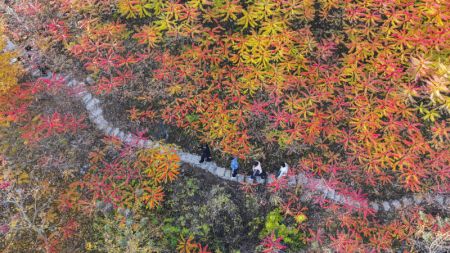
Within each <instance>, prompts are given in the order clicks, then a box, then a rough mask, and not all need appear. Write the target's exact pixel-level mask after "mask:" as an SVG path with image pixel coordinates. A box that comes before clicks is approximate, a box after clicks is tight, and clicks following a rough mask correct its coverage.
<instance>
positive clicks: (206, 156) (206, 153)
mask: <svg viewBox="0 0 450 253" xmlns="http://www.w3.org/2000/svg"><path fill="white" fill-rule="evenodd" d="M200 150H201V152H202V155H201V158H200V163H202V162H204V161H205V160H206V161H207V162H211V160H212V158H211V150H209V146H208V144H204V145H201V146H200Z"/></svg>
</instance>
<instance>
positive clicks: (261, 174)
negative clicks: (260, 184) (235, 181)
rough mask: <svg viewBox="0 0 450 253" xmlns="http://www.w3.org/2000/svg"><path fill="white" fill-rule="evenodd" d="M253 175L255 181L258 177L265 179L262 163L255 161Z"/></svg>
mask: <svg viewBox="0 0 450 253" xmlns="http://www.w3.org/2000/svg"><path fill="white" fill-rule="evenodd" d="M252 170H253V173H252V176H251V178H252V179H253V180H254V179H255V178H256V177H258V176H259V177H261V178H262V179H264V178H265V173H264V172H263V170H262V168H261V162H260V161H255V162H254V163H253V167H252Z"/></svg>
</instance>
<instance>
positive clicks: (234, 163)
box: [230, 157, 239, 177]
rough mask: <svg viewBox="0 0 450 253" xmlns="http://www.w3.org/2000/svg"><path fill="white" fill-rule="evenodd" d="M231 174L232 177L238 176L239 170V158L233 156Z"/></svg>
mask: <svg viewBox="0 0 450 253" xmlns="http://www.w3.org/2000/svg"><path fill="white" fill-rule="evenodd" d="M230 166H231V173H232V174H231V176H232V177H236V175H237V171H238V169H239V162H238V158H237V157H233V159H232V160H231V165H230Z"/></svg>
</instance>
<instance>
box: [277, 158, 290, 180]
mask: <svg viewBox="0 0 450 253" xmlns="http://www.w3.org/2000/svg"><path fill="white" fill-rule="evenodd" d="M288 171H289V165H288V164H287V163H285V162H283V163H281V167H280V170H279V171H278V173H277V178H278V179H279V178H282V177H283V176H285V175H287V173H288Z"/></svg>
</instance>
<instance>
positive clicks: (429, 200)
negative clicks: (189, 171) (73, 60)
mask: <svg viewBox="0 0 450 253" xmlns="http://www.w3.org/2000/svg"><path fill="white" fill-rule="evenodd" d="M15 48H16V46H15V45H14V44H13V43H12V42H10V41H9V42H8V47H7V49H9V50H13V49H15ZM28 70H29V71H31V72H32V76H33V77H35V78H38V77H43V78H55V75H57V76H58V77H57V79H60V78H61V79H63V80H64V82H65V84H66V85H67V86H68V87H69V88H71V89H72V90H73V91H74V92H73V94H75V96H76V97H77V98H79V99H81V100H82V102H83V103H84V105H85V108H86V110H87V111H88V114H89V118H90V120H91V121H92V122H93V124H94V125H95V126H96V128H97V129H98V130H100V131H102V132H103V133H104V134H105V135H107V136H112V137H116V138H118V139H120V140H121V141H123V142H124V143H126V144H128V145H131V146H134V147H138V148H152V147H158V146H159V145H161V144H160V143H159V142H155V141H151V140H146V139H142V138H139V137H138V136H136V135H134V134H133V133H130V132H125V131H122V130H121V129H119V128H118V127H115V124H114V123H112V122H109V121H108V120H106V119H105V117H104V114H103V109H102V107H101V102H100V100H99V99H98V98H96V97H95V96H93V95H92V94H91V93H90V92H89V91H88V90H87V89H86V86H85V82H89V80H91V77H87V78H86V79H85V80H83V81H80V80H76V79H75V78H73V75H72V74H70V73H69V74H54V73H52V72H47V74H46V75H45V76H43V73H42V72H41V71H40V70H32V69H28ZM104 109H105V110H106V109H107V108H104ZM176 152H177V154H178V155H179V157H180V160H181V162H183V163H187V164H190V165H192V166H193V167H196V168H199V169H203V170H207V171H209V172H210V173H212V174H214V175H216V176H217V177H220V178H222V179H224V180H229V181H236V182H238V183H244V182H245V183H252V184H253V183H255V184H270V183H272V182H273V181H274V180H275V179H274V176H273V175H269V176H268V177H267V180H262V179H260V178H258V180H256V181H254V180H253V179H251V178H250V177H249V176H245V175H242V174H238V175H237V176H236V177H232V176H231V170H230V169H227V168H224V167H220V166H218V165H217V164H216V163H215V162H205V163H199V160H200V156H198V155H195V154H191V153H187V152H184V151H182V150H177V151H176ZM288 185H289V186H290V187H295V186H298V185H301V186H303V187H306V188H307V189H308V190H310V191H311V192H310V193H315V194H321V195H323V197H324V198H326V199H329V200H331V201H333V202H336V203H340V204H344V205H348V206H351V207H354V208H371V209H372V210H373V211H374V212H388V211H395V210H399V209H403V208H407V207H408V206H411V205H421V204H422V205H423V204H432V205H435V206H436V207H439V208H441V209H444V210H447V209H448V208H449V206H450V196H449V195H448V194H437V193H428V194H414V195H407V196H403V197H402V198H401V199H391V200H372V201H367V200H365V201H360V200H356V199H354V198H352V197H349V196H344V195H343V194H340V193H338V192H336V191H335V189H333V188H332V187H330V186H329V185H327V183H326V181H325V180H324V179H318V178H314V177H311V176H309V175H307V174H305V173H299V174H297V175H290V176H288ZM305 198H308V196H307V195H305V196H303V199H305Z"/></svg>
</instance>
